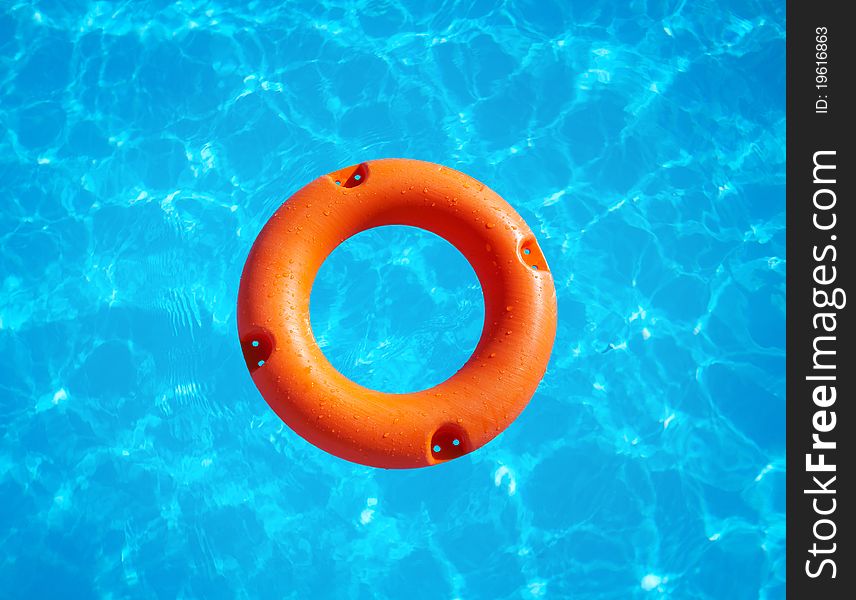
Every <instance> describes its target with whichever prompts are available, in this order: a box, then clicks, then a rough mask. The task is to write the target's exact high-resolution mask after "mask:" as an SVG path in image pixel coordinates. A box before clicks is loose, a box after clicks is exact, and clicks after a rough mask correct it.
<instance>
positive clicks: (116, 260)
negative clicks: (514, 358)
mask: <svg viewBox="0 0 856 600" xmlns="http://www.w3.org/2000/svg"><path fill="white" fill-rule="evenodd" d="M429 4H430V3H427V2H410V3H408V4H407V6H402V5H399V4H397V3H386V2H374V1H373V2H368V1H367V0H358V1H354V2H347V3H338V2H333V1H330V2H325V3H323V4H317V3H314V2H306V1H304V2H297V3H280V2H272V1H271V2H267V1H258V2H250V3H248V4H244V3H238V2H211V3H209V2H201V1H193V0H191V1H181V2H166V1H162V0H145V1H141V2H133V3H131V2H125V3H116V4H113V3H108V2H91V1H83V0H72V1H63V2H59V1H43V2H16V3H12V2H7V3H3V5H2V7H0V196H1V198H0V242H2V243H1V244H0V355H2V357H3V358H2V360H0V549H2V551H0V597H3V598H7V597H21V598H47V597H66V598H89V597H101V598H126V597H138V598H154V597H157V598H203V597H204V598H295V599H297V598H300V599H302V598H337V599H339V598H371V597H379V598H406V599H417V598H432V599H433V598H449V599H451V598H460V599H476V598H490V599H493V598H581V599H601V598H607V599H612V598H614V599H626V598H659V597H670V598H680V599H683V598H727V599H729V600H737V599H744V598H745V599H750V598H751V599H755V598H782V597H783V596H784V540H785V524H784V509H785V507H784V479H785V458H784V457H785V449H784V441H785V440H784V298H785V274H784V273H785V271H784V266H785V262H784V261H785V246H784V236H785V231H784V161H785V148H784V136H785V121H784V107H785V102H784V53H785V44H784V35H785V31H784V19H785V17H784V3H781V2H774V1H773V0H763V1H754V0H732V1H727V0H726V1H718V2H712V1H710V0H700V1H697V2H696V1H694V2H682V1H678V0H648V1H638V2H626V3H625V2H616V3H610V2H605V1H601V2H597V1H595V2H590V1H575V2H552V1H550V0H538V1H537V2H536V1H530V2H512V1H511V0H509V1H506V2H503V3H499V4H497V5H494V4H492V3H489V2H483V1H482V2H458V1H456V0H451V1H448V2H444V3H442V4H440V3H437V5H436V6H433V7H430V8H429ZM389 156H400V157H411V158H418V159H422V160H429V161H434V162H438V163H442V164H445V165H448V166H450V167H454V168H456V169H459V170H461V171H464V172H466V173H468V174H470V175H472V176H473V177H475V178H477V179H479V180H481V181H483V182H485V183H487V184H488V185H489V186H490V187H491V188H493V189H494V190H496V191H497V192H498V193H500V194H501V195H502V196H503V197H505V198H506V199H507V200H508V201H509V202H510V203H511V204H512V205H513V206H514V207H515V208H516V209H517V210H518V211H519V212H520V214H521V215H522V216H523V217H524V218H525V219H526V220H527V221H528V223H529V224H530V226H531V227H532V229H533V230H534V231H535V233H536V235H537V236H538V239H539V240H540V244H541V246H542V248H543V250H544V253H545V255H546V257H547V260H548V261H549V263H550V268H551V271H552V273H553V275H554V277H555V283H556V289H557V293H558V305H559V327H558V334H557V338H556V345H555V349H554V352H553V356H552V360H551V363H550V367H549V370H548V372H547V374H546V376H545V378H544V381H543V383H542V385H541V387H540V388H539V390H538V392H537V393H536V395H535V397H534V399H533V400H532V402H531V403H530V405H529V407H528V408H527V409H526V410H525V411H524V413H523V414H522V415H521V417H520V418H519V419H518V420H517V421H516V422H515V423H514V424H513V425H512V426H511V427H510V428H509V429H508V430H507V431H506V432H505V433H503V434H502V435H501V436H499V437H498V438H497V439H496V440H495V441H494V442H492V443H491V444H489V445H488V446H487V447H485V448H483V449H481V450H479V451H477V452H475V453H474V454H472V455H469V456H466V457H464V458H463V459H460V460H456V461H453V462H451V463H448V464H444V465H441V466H438V467H434V468H430V469H423V470H415V471H405V472H395V471H383V470H376V469H372V468H367V467H362V466H358V465H353V464H350V463H346V462H344V461H341V460H339V459H336V458H333V457H331V456H329V455H327V454H325V453H323V452H321V451H320V450H317V449H316V448H314V447H313V446H310V445H309V444H307V443H305V442H304V441H303V440H302V439H300V438H299V437H298V436H296V435H295V434H293V433H292V432H291V431H290V430H289V429H288V428H286V427H284V426H283V425H282V423H281V422H280V420H279V419H278V418H277V417H276V416H275V415H274V414H273V412H272V411H271V410H270V409H269V408H268V406H267V404H266V403H265V402H264V400H263V399H262V398H261V397H260V395H259V394H258V392H257V391H256V389H255V387H254V386H253V384H252V381H251V380H250V377H249V375H248V373H247V371H246V368H245V366H244V362H243V359H242V356H241V352H240V347H239V343H238V340H237V334H236V323H235V303H236V297H237V290H238V282H239V278H240V273H241V269H242V267H243V262H244V259H245V258H246V256H247V253H248V251H249V249H250V246H251V244H252V242H253V240H254V238H255V236H256V234H257V233H258V232H259V230H260V228H261V227H262V226H263V224H264V223H265V221H266V220H267V219H268V218H269V217H270V215H271V214H272V213H273V211H274V210H275V209H276V207H277V206H278V205H279V204H280V203H281V202H282V201H283V200H284V199H285V198H287V197H288V196H289V195H290V194H291V193H293V192H294V191H295V190H297V189H298V188H300V187H301V186H302V185H304V184H306V183H307V182H309V181H310V180H312V179H314V178H315V177H317V176H319V175H321V174H323V173H326V172H329V171H332V170H334V169H337V168H341V167H343V166H346V165H349V164H353V163H357V162H360V161H362V160H367V159H371V158H379V157H389ZM482 315H483V306H482V303H481V297H480V290H479V287H478V283H477V281H476V279H475V277H474V275H473V274H472V271H471V270H470V269H469V266H468V265H467V264H466V262H465V261H464V260H463V259H462V257H460V256H459V255H458V254H457V252H456V251H455V250H454V249H452V248H451V247H449V246H448V245H447V244H446V243H445V242H443V241H442V240H439V239H438V238H436V237H434V236H432V235H430V234H427V233H422V232H419V231H415V230H412V229H407V228H391V229H388V230H380V231H373V232H368V233H365V234H361V235H360V236H358V237H357V238H355V239H353V240H351V241H349V242H348V243H346V244H345V245H343V246H342V247H340V248H339V249H338V250H337V251H336V252H335V253H334V254H333V255H332V257H331V258H330V260H329V261H328V262H327V263H325V265H324V267H323V269H322V272H321V274H320V276H319V280H318V281H317V284H316V286H315V289H314V291H313V297H312V325H313V328H314V331H315V333H316V335H317V337H318V339H319V343H320V344H321V345H322V346H323V348H324V352H325V353H326V355H327V356H328V357H329V358H330V360H331V361H332V362H333V363H334V364H335V365H336V366H337V367H339V368H340V369H341V370H342V371H343V372H344V373H345V374H347V375H348V376H350V377H352V378H354V379H356V380H357V381H360V382H362V383H364V384H366V385H370V386H373V387H376V388H379V389H385V390H389V391H410V390H415V389H420V388H423V387H426V386H429V385H431V384H433V383H436V382H438V381H441V380H442V379H444V378H445V377H447V376H448V375H449V374H451V373H453V372H454V371H455V369H457V368H458V367H459V366H460V365H461V364H462V363H463V362H464V361H465V360H466V359H467V356H468V353H469V351H470V350H471V349H472V348H473V346H474V345H475V343H476V341H477V338H478V335H479V333H480V330H481V318H482Z"/></svg>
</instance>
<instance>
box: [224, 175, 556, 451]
mask: <svg viewBox="0 0 856 600" xmlns="http://www.w3.org/2000/svg"><path fill="white" fill-rule="evenodd" d="M382 225H411V226H413V227H420V228H422V229H426V230H428V231H430V232H433V233H435V234H437V235H439V236H441V237H443V238H444V239H446V240H448V241H449V242H450V243H451V244H452V245H454V246H455V247H456V248H457V249H458V250H459V251H460V252H461V253H462V254H463V255H464V256H465V257H466V258H467V260H469V262H470V264H471V265H472V267H473V269H474V270H475V273H476V276H477V277H478V280H479V282H480V283H481V287H482V292H483V294H484V304H485V321H484V327H483V329H482V335H481V339H480V340H479V343H478V345H477V346H476V349H475V350H474V351H473V354H472V356H471V357H470V359H469V360H468V361H467V363H466V364H464V366H463V367H461V369H460V370H459V371H458V372H457V373H455V374H454V375H452V377H450V378H449V379H447V380H446V381H444V382H443V383H440V384H439V385H436V386H434V387H432V388H430V389H427V390H422V391H419V392H415V393H411V394H391V393H383V392H379V391H376V390H372V389H368V388H366V387H363V386H361V385H359V384H357V383H355V382H353V381H351V380H350V379H348V378H347V377H345V376H344V375H342V374H341V373H339V371H337V370H336V369H335V368H334V367H333V365H331V364H330V362H329V361H328V360H327V358H326V357H325V356H324V354H323V353H322V352H321V349H320V348H319V347H318V344H317V343H316V341H315V338H314V336H313V334H312V326H311V325H310V322H309V294H310V292H311V290H312V284H313V282H314V280H315V276H316V274H317V273H318V270H319V268H320V267H321V264H322V263H323V262H324V260H325V259H326V258H327V256H329V254H330V253H331V252H332V251H333V250H334V249H335V248H336V247H337V246H338V245H339V244H341V243H342V242H343V241H344V240H346V239H348V238H349V237H351V236H353V235H355V234H357V233H360V232H361V231H364V230H366V229H370V228H372V227H379V226H382ZM555 334H556V290H555V287H554V285H553V279H552V276H551V275H550V270H549V268H548V267H547V263H546V261H545V260H544V255H543V254H542V252H541V249H540V248H539V247H538V243H537V242H536V240H535V236H534V235H533V234H532V232H531V231H530V230H529V227H527V225H526V223H525V222H524V221H523V219H522V218H521V217H520V215H518V214H517V213H516V212H515V211H514V209H512V208H511V206H509V205H508V203H506V202H505V201H504V200H503V199H502V198H500V197H499V195H497V194H496V193H495V192H493V191H492V190H490V189H489V188H488V187H487V186H485V185H484V184H482V183H479V182H478V181H476V180H474V179H472V178H470V177H468V176H467V175H464V174H463V173H459V172H458V171H455V170H453V169H449V168H447V167H442V166H440V165H436V164H432V163H427V162H421V161H415V160H403V159H387V160H377V161H371V162H365V163H362V164H359V165H355V166H351V167H347V168H345V169H341V170H339V171H335V172H333V173H330V174H329V175H324V176H323V177H320V178H319V179H316V180H315V181H313V182H312V183H310V184H308V185H307V186H306V187H304V188H302V189H301V190H299V191H298V192H297V193H295V194H294V195H293V196H292V197H291V198H289V199H288V200H287V201H286V202H285V203H284V204H283V205H282V206H280V208H279V209H278V210H277V211H276V213H274V215H273V216H272V217H271V218H270V220H269V221H268V222H267V224H266V225H265V226H264V228H263V229H262V231H261V233H259V235H258V238H257V239H256V241H255V243H254V244H253V247H252V249H251V250H250V254H249V257H248V258H247V262H246V265H245V266H244V271H243V274H242V276H241V285H240V291H239V293H238V335H239V336H240V340H241V346H242V349H243V353H244V357H245V359H246V361H247V366H248V368H249V370H250V372H251V374H252V378H253V381H254V383H255V384H256V386H257V387H258V389H259V391H260V392H261V394H262V396H264V398H265V400H266V401H267V402H268V404H270V406H271V408H273V410H274V411H275V412H276V413H277V415H279V417H280V418H281V419H282V420H283V421H285V423H286V424H287V425H288V426H289V427H291V428H292V429H293V430H294V431H296V432H297V433H298V434H299V435H300V436H302V437H303V438H304V439H306V440H307V441H309V442H311V443H312V444H315V445H316V446H318V447H319V448H321V449H323V450H326V451H327V452H329V453H331V454H334V455H336V456H339V457H341V458H344V459H347V460H350V461H353V462H356V463H361V464H364V465H370V466H375V467H383V468H412V467H423V466H428V465H434V464H437V463H440V462H444V461H447V460H450V459H453V458H457V457H459V456H462V455H464V454H466V453H468V452H471V451H473V450H475V449H477V448H479V447H481V446H483V445H485V444H486V443H488V442H489V441H491V440H492V439H493V438H494V437H496V436H497V435H498V434H499V433H501V432H502V431H503V430H504V429H505V428H506V427H508V425H509V424H510V423H511V422H512V421H514V419H515V418H516V417H517V416H518V415H519V414H520V412H521V411H522V410H523V409H524V408H525V407H526V405H527V404H528V402H529V400H530V398H531V397H532V395H533V394H534V393H535V389H536V388H537V387H538V384H539V382H540V381H541V378H542V377H543V375H544V372H545V371H546V368H547V362H548V360H549V358H550V352H551V350H552V347H553V339H554V337H555Z"/></svg>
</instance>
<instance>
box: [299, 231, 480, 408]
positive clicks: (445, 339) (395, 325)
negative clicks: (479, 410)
mask: <svg viewBox="0 0 856 600" xmlns="http://www.w3.org/2000/svg"><path fill="white" fill-rule="evenodd" d="M309 314H310V322H311V325H312V331H313V334H314V336H315V339H316V341H317V342H318V345H319V347H320V348H321V351H322V352H323V353H324V355H325V356H326V357H327V359H328V360H329V361H330V363H331V364H332V365H333V366H334V367H335V368H336V369H338V370H339V372H341V373H342V374H343V375H344V376H346V377H348V378H349V379H351V380H353V381H355V382H356V383H359V384H360V385H363V386H366V387H369V388H372V389H375V390H378V391H382V392H390V393H412V392H416V391H420V390H423V389H427V388H430V387H433V386H435V385H437V384H439V383H442V382H443V381H445V380H446V379H448V378H449V377H451V376H452V375H454V374H455V372H457V371H458V369H460V368H461V367H462V366H463V364H464V363H465V362H466V361H467V360H468V359H469V358H470V355H471V354H472V352H473V350H474V349H475V347H476V344H477V343H478V341H479V337H480V335H481V331H482V327H483V325H484V299H483V297H482V290H481V286H480V285H479V281H478V278H477V277H476V274H475V272H474V271H473V269H472V267H471V266H470V264H469V262H467V259H466V258H464V256H463V255H462V254H461V253H460V252H458V250H457V249H456V248H455V247H454V246H452V245H451V244H450V243H448V242H447V241H446V240H444V239H443V238H441V237H439V236H437V235H435V234H433V233H430V232H428V231H425V230H423V229H419V228H416V227H408V226H403V225H394V226H385V227H377V228H375V229H370V230H368V231H364V232H362V233H359V234H357V235H355V236H353V237H352V238H350V239H348V240H346V241H345V242H343V243H342V244H340V245H339V247H338V248H336V249H335V250H334V251H333V252H332V253H331V254H330V256H329V257H327V259H326V260H325V261H324V264H322V265H321V269H320V270H319V272H318V275H317V276H316V278H315V282H314V284H313V287H312V294H311V297H310V311H309Z"/></svg>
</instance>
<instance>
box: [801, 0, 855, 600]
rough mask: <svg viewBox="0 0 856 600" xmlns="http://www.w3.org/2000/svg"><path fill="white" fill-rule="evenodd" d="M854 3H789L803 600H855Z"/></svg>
mask: <svg viewBox="0 0 856 600" xmlns="http://www.w3.org/2000/svg"><path fill="white" fill-rule="evenodd" d="M847 6H849V3H846V2H795V1H791V2H788V8H787V70H788V72H787V96H788V98H787V146H788V147H787V281H788V291H787V371H788V372H787V441H788V454H787V461H788V467H787V501H788V517H787V520H788V522H787V527H788V532H787V554H788V555H787V567H788V568H787V571H788V573H787V577H788V580H787V589H788V597H789V598H794V599H797V600H802V599H804V598H805V599H814V598H818V599H824V600H825V599H834V598H848V599H849V598H856V563H854V559H853V556H854V552H853V546H854V544H856V533H854V531H853V527H852V523H853V513H854V511H856V494H854V490H856V477H854V476H856V473H854V469H853V462H854V456H856V443H854V442H856V426H854V422H853V420H854V418H856V413H855V412H854V410H853V404H854V402H856V383H854V382H856V354H854V353H853V352H852V351H850V347H851V346H853V345H854V344H856V336H854V330H853V321H854V319H853V311H854V309H856V307H854V306H851V305H850V304H852V303H856V290H854V289H853V287H852V279H853V270H854V268H856V264H854V256H853V251H852V247H853V243H852V237H853V236H856V217H854V210H853V203H854V202H856V197H854V186H853V181H854V179H856V164H854V161H853V147H854V142H853V139H852V137H853V136H854V135H856V133H854V131H853V127H852V119H851V117H850V113H851V111H853V110H856V102H854V94H853V90H854V87H856V86H854V82H853V81H852V78H853V73H854V67H856V60H854V56H856V52H854V45H853V40H854V37H856V31H854V29H853V24H852V22H850V21H849V20H848V19H847V18H846V17H845V15H844V7H847ZM845 282H846V283H845Z"/></svg>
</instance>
